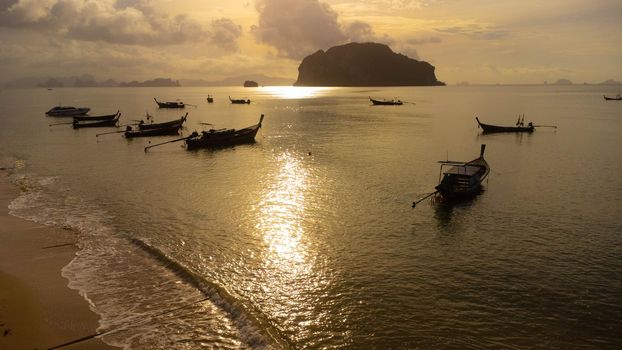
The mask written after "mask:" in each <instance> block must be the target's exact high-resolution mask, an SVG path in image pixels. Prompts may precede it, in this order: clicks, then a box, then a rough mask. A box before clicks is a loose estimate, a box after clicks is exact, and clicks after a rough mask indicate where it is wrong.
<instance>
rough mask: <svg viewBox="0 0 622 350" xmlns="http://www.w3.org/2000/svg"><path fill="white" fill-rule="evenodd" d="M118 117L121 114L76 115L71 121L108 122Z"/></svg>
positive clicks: (118, 112)
mask: <svg viewBox="0 0 622 350" xmlns="http://www.w3.org/2000/svg"><path fill="white" fill-rule="evenodd" d="M118 115H119V116H120V115H121V112H120V111H117V113H115V114H107V115H76V116H74V117H73V120H77V121H79V122H85V121H96V120H110V119H114V118H115V117H116V116H118Z"/></svg>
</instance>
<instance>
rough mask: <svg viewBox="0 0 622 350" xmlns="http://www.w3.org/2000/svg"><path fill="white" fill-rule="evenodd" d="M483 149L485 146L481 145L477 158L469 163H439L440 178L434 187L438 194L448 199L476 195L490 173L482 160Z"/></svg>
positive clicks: (488, 167) (486, 163)
mask: <svg viewBox="0 0 622 350" xmlns="http://www.w3.org/2000/svg"><path fill="white" fill-rule="evenodd" d="M485 149H486V145H484V144H482V145H481V150H480V154H479V157H477V158H475V159H473V160H471V161H469V162H455V161H439V163H440V164H441V169H440V172H441V174H442V178H441V179H440V181H439V184H438V185H437V186H436V187H435V188H436V190H437V191H438V193H440V194H441V196H443V197H444V198H449V199H454V198H466V197H471V196H473V195H475V194H477V193H478V192H479V190H480V188H481V184H482V181H484V179H486V177H487V176H488V174H489V173H490V166H489V165H488V162H486V160H485V159H484V151H485ZM447 167H449V168H448V169H447ZM445 169H446V170H445Z"/></svg>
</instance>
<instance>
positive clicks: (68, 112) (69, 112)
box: [45, 107, 91, 117]
mask: <svg viewBox="0 0 622 350" xmlns="http://www.w3.org/2000/svg"><path fill="white" fill-rule="evenodd" d="M90 110H91V109H90V108H88V107H79V108H75V107H66V108H61V109H57V107H54V108H52V109H50V110H49V111H47V112H45V115H47V116H48V117H73V116H79V115H85V114H87V113H88V112H89V111H90Z"/></svg>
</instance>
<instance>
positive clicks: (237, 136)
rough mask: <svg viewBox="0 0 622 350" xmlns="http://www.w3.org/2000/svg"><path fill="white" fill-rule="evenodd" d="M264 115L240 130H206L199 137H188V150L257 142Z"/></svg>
mask: <svg viewBox="0 0 622 350" xmlns="http://www.w3.org/2000/svg"><path fill="white" fill-rule="evenodd" d="M263 118H264V115H263V114H262V115H261V117H260V118H259V123H258V124H256V125H253V126H249V127H247V128H244V129H239V130H234V129H230V130H224V131H215V130H211V131H204V132H203V133H202V134H201V135H198V136H197V137H191V138H187V139H186V140H185V141H186V148H187V149H188V150H194V149H200V148H220V147H228V146H234V145H241V144H248V143H254V142H255V136H256V135H257V132H258V131H259V128H261V123H262V122H263Z"/></svg>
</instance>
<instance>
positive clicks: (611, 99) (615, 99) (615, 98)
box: [603, 94, 622, 101]
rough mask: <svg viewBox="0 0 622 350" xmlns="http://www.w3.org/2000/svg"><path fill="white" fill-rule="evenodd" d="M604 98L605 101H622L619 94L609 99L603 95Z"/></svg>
mask: <svg viewBox="0 0 622 350" xmlns="http://www.w3.org/2000/svg"><path fill="white" fill-rule="evenodd" d="M603 97H604V98H605V101H622V96H620V94H617V95H616V96H615V97H609V96H605V95H603Z"/></svg>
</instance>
